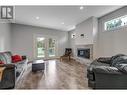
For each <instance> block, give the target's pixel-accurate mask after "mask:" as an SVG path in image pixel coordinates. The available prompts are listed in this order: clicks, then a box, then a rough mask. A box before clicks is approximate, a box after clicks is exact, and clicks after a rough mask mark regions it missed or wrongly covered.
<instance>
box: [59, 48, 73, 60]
mask: <svg viewBox="0 0 127 95" xmlns="http://www.w3.org/2000/svg"><path fill="white" fill-rule="evenodd" d="M71 55H72V49H71V48H66V49H65V54H64V55H63V56H61V57H60V60H63V59H64V58H67V59H68V60H69V61H70V60H71Z"/></svg>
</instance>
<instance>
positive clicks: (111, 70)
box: [93, 66, 123, 75]
mask: <svg viewBox="0 0 127 95" xmlns="http://www.w3.org/2000/svg"><path fill="white" fill-rule="evenodd" d="M93 72H94V73H100V74H101V73H102V74H118V75H121V74H123V73H122V72H120V71H119V70H118V69H117V68H116V67H109V66H97V67H95V68H93Z"/></svg>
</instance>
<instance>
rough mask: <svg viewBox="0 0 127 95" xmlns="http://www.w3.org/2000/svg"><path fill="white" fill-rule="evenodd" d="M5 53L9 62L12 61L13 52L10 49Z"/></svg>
mask: <svg viewBox="0 0 127 95" xmlns="http://www.w3.org/2000/svg"><path fill="white" fill-rule="evenodd" d="M3 54H4V56H5V58H6V60H7V64H10V63H12V59H11V56H12V54H11V52H9V51H8V52H4V53H3Z"/></svg>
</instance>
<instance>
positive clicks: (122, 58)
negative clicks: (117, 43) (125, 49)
mask: <svg viewBox="0 0 127 95" xmlns="http://www.w3.org/2000/svg"><path fill="white" fill-rule="evenodd" d="M119 64H127V56H126V55H124V56H120V57H117V58H116V59H114V60H113V62H112V66H116V65H119Z"/></svg>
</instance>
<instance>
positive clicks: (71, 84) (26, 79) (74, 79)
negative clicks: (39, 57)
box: [16, 60, 90, 89]
mask: <svg viewBox="0 0 127 95" xmlns="http://www.w3.org/2000/svg"><path fill="white" fill-rule="evenodd" d="M45 66H46V69H45V71H44V72H36V73H33V72H32V71H31V63H29V64H28V68H27V71H26V72H25V74H24V76H23V78H22V79H21V80H20V83H18V85H16V89H90V88H88V80H87V77H86V75H87V73H86V68H87V67H86V65H84V64H80V63H78V62H76V61H74V60H72V61H70V62H68V61H62V62H60V61H59V60H48V61H46V62H45Z"/></svg>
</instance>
